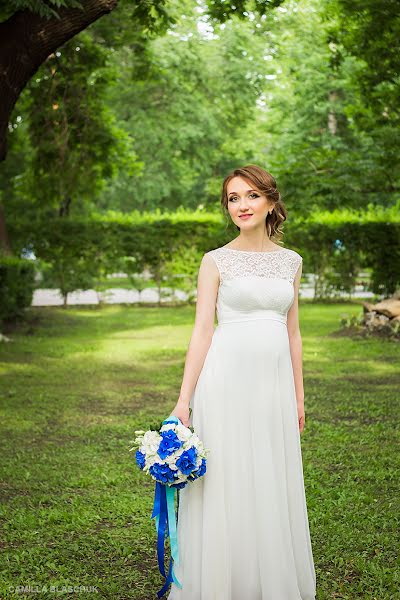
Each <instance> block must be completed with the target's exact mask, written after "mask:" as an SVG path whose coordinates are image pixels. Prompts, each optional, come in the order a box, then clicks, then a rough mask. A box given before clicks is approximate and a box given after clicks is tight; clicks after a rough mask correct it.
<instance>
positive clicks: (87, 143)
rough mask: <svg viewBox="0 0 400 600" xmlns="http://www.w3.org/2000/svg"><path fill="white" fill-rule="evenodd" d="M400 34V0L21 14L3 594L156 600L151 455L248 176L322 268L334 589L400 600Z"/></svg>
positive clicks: (1, 405) (119, 5)
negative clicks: (146, 435) (236, 171)
mask: <svg viewBox="0 0 400 600" xmlns="http://www.w3.org/2000/svg"><path fill="white" fill-rule="evenodd" d="M399 34H400V7H399V5H398V3H397V2H394V1H393V0H366V1H364V2H360V1H358V0H357V1H352V2H350V1H349V0H329V1H328V0H299V1H294V0H272V1H271V2H265V1H262V0H252V1H247V2H246V1H245V0H240V1H239V0H238V1H237V2H235V3H228V2H224V1H223V0H215V1H211V0H209V1H208V2H207V1H205V0H204V1H203V0H197V1H191V2H190V1H189V0H179V1H178V0H164V1H163V0H161V1H152V0H148V1H146V2H145V1H144V0H139V1H137V2H131V1H128V0H125V1H121V0H120V1H119V2H117V0H102V1H97V2H96V1H94V0H82V1H81V2H76V1H73V0H60V1H59V2H55V1H53V0H50V1H48V2H44V1H42V0H29V1H28V0H18V1H17V0H6V1H5V2H3V3H2V6H1V8H0V65H1V74H2V75H1V78H0V95H1V98H2V101H1V103H0V159H1V163H0V291H1V293H0V320H1V329H0V331H1V344H0V370H1V375H2V377H1V383H0V393H1V397H0V431H1V436H0V444H1V452H2V466H1V478H0V500H1V503H0V527H1V543H0V552H1V558H2V560H1V561H0V598H15V597H19V598H21V597H31V594H32V593H34V592H32V591H30V590H29V586H31V587H32V589H34V588H40V589H41V590H42V591H40V592H35V593H36V595H37V596H38V597H43V598H54V593H50V592H49V591H45V589H44V587H45V586H50V585H55V586H59V588H60V589H61V588H62V586H68V585H69V586H83V587H84V586H87V587H88V588H90V586H95V588H96V589H97V594H98V596H100V597H102V598H112V599H117V598H118V599H127V598H132V599H134V600H149V599H150V598H155V597H156V591H157V590H158V589H159V588H160V587H161V584H162V581H161V577H160V573H159V572H158V566H157V553H156V531H155V527H154V520H153V521H152V520H151V519H150V515H151V510H152V503H153V490H154V486H153V484H152V483H151V482H150V481H147V479H146V477H145V476H144V475H143V474H142V473H141V472H140V471H139V469H138V468H137V467H136V465H135V464H134V458H133V456H132V454H130V453H129V448H130V442H131V440H133V439H134V431H135V430H136V429H148V428H150V427H151V426H154V427H157V426H158V425H159V423H160V422H161V421H162V419H164V418H166V417H167V416H168V415H169V412H170V411H171V410H172V408H173V407H174V405H175V403H176V400H177V397H178V393H179V388H180V383H181V379H182V374H183V367H184V359H185V351H186V349H187V344H188V342H189V338H190V334H191V329H192V326H193V323H194V311H195V299H196V298H195V296H196V279H197V272H198V268H199V264H200V261H201V257H202V255H203V254H204V252H206V251H208V250H210V249H212V248H215V247H218V246H220V245H223V244H225V243H227V242H228V241H229V240H230V239H232V238H233V237H235V236H236V235H237V233H238V231H237V229H236V227H234V226H233V225H232V224H231V223H230V221H229V219H227V218H226V215H224V214H223V211H222V210H221V205H220V191H221V183H222V180H223V178H224V177H225V175H226V174H227V173H228V172H229V171H230V170H232V169H233V168H235V167H239V166H243V165H246V164H249V163H252V164H258V165H260V166H263V167H264V168H265V169H267V170H268V171H270V172H271V173H272V174H273V175H274V177H275V178H276V179H277V183H278V188H279V190H280V191H281V194H282V198H283V201H284V203H285V205H286V208H287V210H288V215H289V216H288V220H287V222H285V224H284V237H283V243H284V245H286V246H287V247H289V248H292V249H294V250H296V251H298V252H299V253H300V254H301V255H302V257H303V275H302V282H301V288H300V327H301V332H302V338H303V356H304V386H305V412H306V423H307V426H306V428H305V431H304V433H303V434H302V437H301V442H302V450H303V463H304V476H305V484H306V494H307V503H308V510H309V519H310V529H311V538H312V542H313V552H314V560H315V563H316V573H317V598H318V600H322V599H330V598H332V599H333V598H335V599H343V600H353V599H355V598H366V599H371V600H389V599H396V598H397V597H398V590H399V586H400V582H399V576H398V571H396V568H395V567H396V560H397V548H396V535H397V534H396V532H397V531H398V515H399V503H398V498H399V490H398V485H396V484H397V480H398V477H396V474H397V473H398V468H399V452H398V440H399V438H398V413H399V394H398V389H399V384H400V374H399V344H398V341H399V337H400V333H399V331H400V310H399V303H400V298H399V285H400V243H399V242H400V225H399V221H400V210H399V209H400V195H399V183H400V169H399V152H398V140H399V129H400V104H399V99H400V93H399V73H400V69H399V67H400V52H399V50H400V48H399V45H400V42H399V39H400V36H399ZM17 586H21V589H17ZM76 593H78V592H76ZM80 595H81V596H82V597H92V592H90V590H89V589H87V590H86V591H85V590H83V591H82V592H81V594H80ZM276 600H283V599H276Z"/></svg>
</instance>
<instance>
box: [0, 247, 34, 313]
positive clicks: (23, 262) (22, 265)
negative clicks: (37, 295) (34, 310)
mask: <svg viewBox="0 0 400 600" xmlns="http://www.w3.org/2000/svg"><path fill="white" fill-rule="evenodd" d="M34 286H35V265H34V263H33V262H32V261H31V260H28V259H25V258H18V257H15V256H0V322H3V321H4V320H12V319H15V318H17V317H21V316H22V315H23V312H24V309H25V308H26V307H28V306H30V305H31V304H32V297H33V290H34Z"/></svg>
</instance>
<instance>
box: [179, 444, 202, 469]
mask: <svg viewBox="0 0 400 600" xmlns="http://www.w3.org/2000/svg"><path fill="white" fill-rule="evenodd" d="M196 461H197V450H196V448H194V447H192V448H189V450H185V452H182V454H181V455H180V457H179V458H178V460H177V461H176V466H177V467H178V468H179V469H180V470H181V471H182V473H184V474H185V475H188V474H189V473H191V472H192V471H193V470H194V469H195V468H196Z"/></svg>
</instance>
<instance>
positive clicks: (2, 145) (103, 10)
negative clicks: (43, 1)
mask: <svg viewBox="0 0 400 600" xmlns="http://www.w3.org/2000/svg"><path fill="white" fill-rule="evenodd" d="M81 3H82V9H78V8H61V9H59V10H58V13H59V16H60V18H59V19H57V18H56V17H53V18H50V19H48V18H46V17H41V16H40V15H38V14H36V13H32V12H30V11H29V10H21V11H17V12H16V13H15V14H13V15H12V16H11V17H10V18H9V19H7V21H4V22H2V23H0V98H1V102H0V161H3V160H4V159H5V158H6V155H7V129H8V123H9V120H10V117H11V113H12V110H13V108H14V106H15V103H16V101H17V100H18V98H19V95H20V94H21V92H22V90H23V89H24V87H25V86H26V84H27V83H28V81H29V80H30V79H31V77H32V76H33V75H34V73H35V72H36V71H37V70H38V68H39V67H40V65H41V64H42V63H43V62H44V61H45V60H46V58H47V57H48V56H49V54H51V53H52V52H54V51H55V50H56V49H57V48H59V47H60V46H62V45H63V44H65V42H67V41H68V40H70V39H71V38H73V37H74V36H75V35H76V34H77V33H79V32H80V31H83V30H84V29H86V27H88V26H89V25H90V24H91V23H93V22H94V21H97V19H99V18H100V17H102V16H103V15H105V14H107V13H109V12H111V11H112V10H113V9H114V8H115V7H116V6H117V3H118V0H82V2H81Z"/></svg>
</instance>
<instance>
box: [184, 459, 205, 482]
mask: <svg viewBox="0 0 400 600" xmlns="http://www.w3.org/2000/svg"><path fill="white" fill-rule="evenodd" d="M206 469H207V467H206V459H205V458H203V459H202V461H201V464H200V466H199V468H198V469H196V470H195V471H192V473H190V475H189V477H188V479H190V480H191V481H193V479H197V478H198V477H201V476H202V475H204V473H205V472H206Z"/></svg>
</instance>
